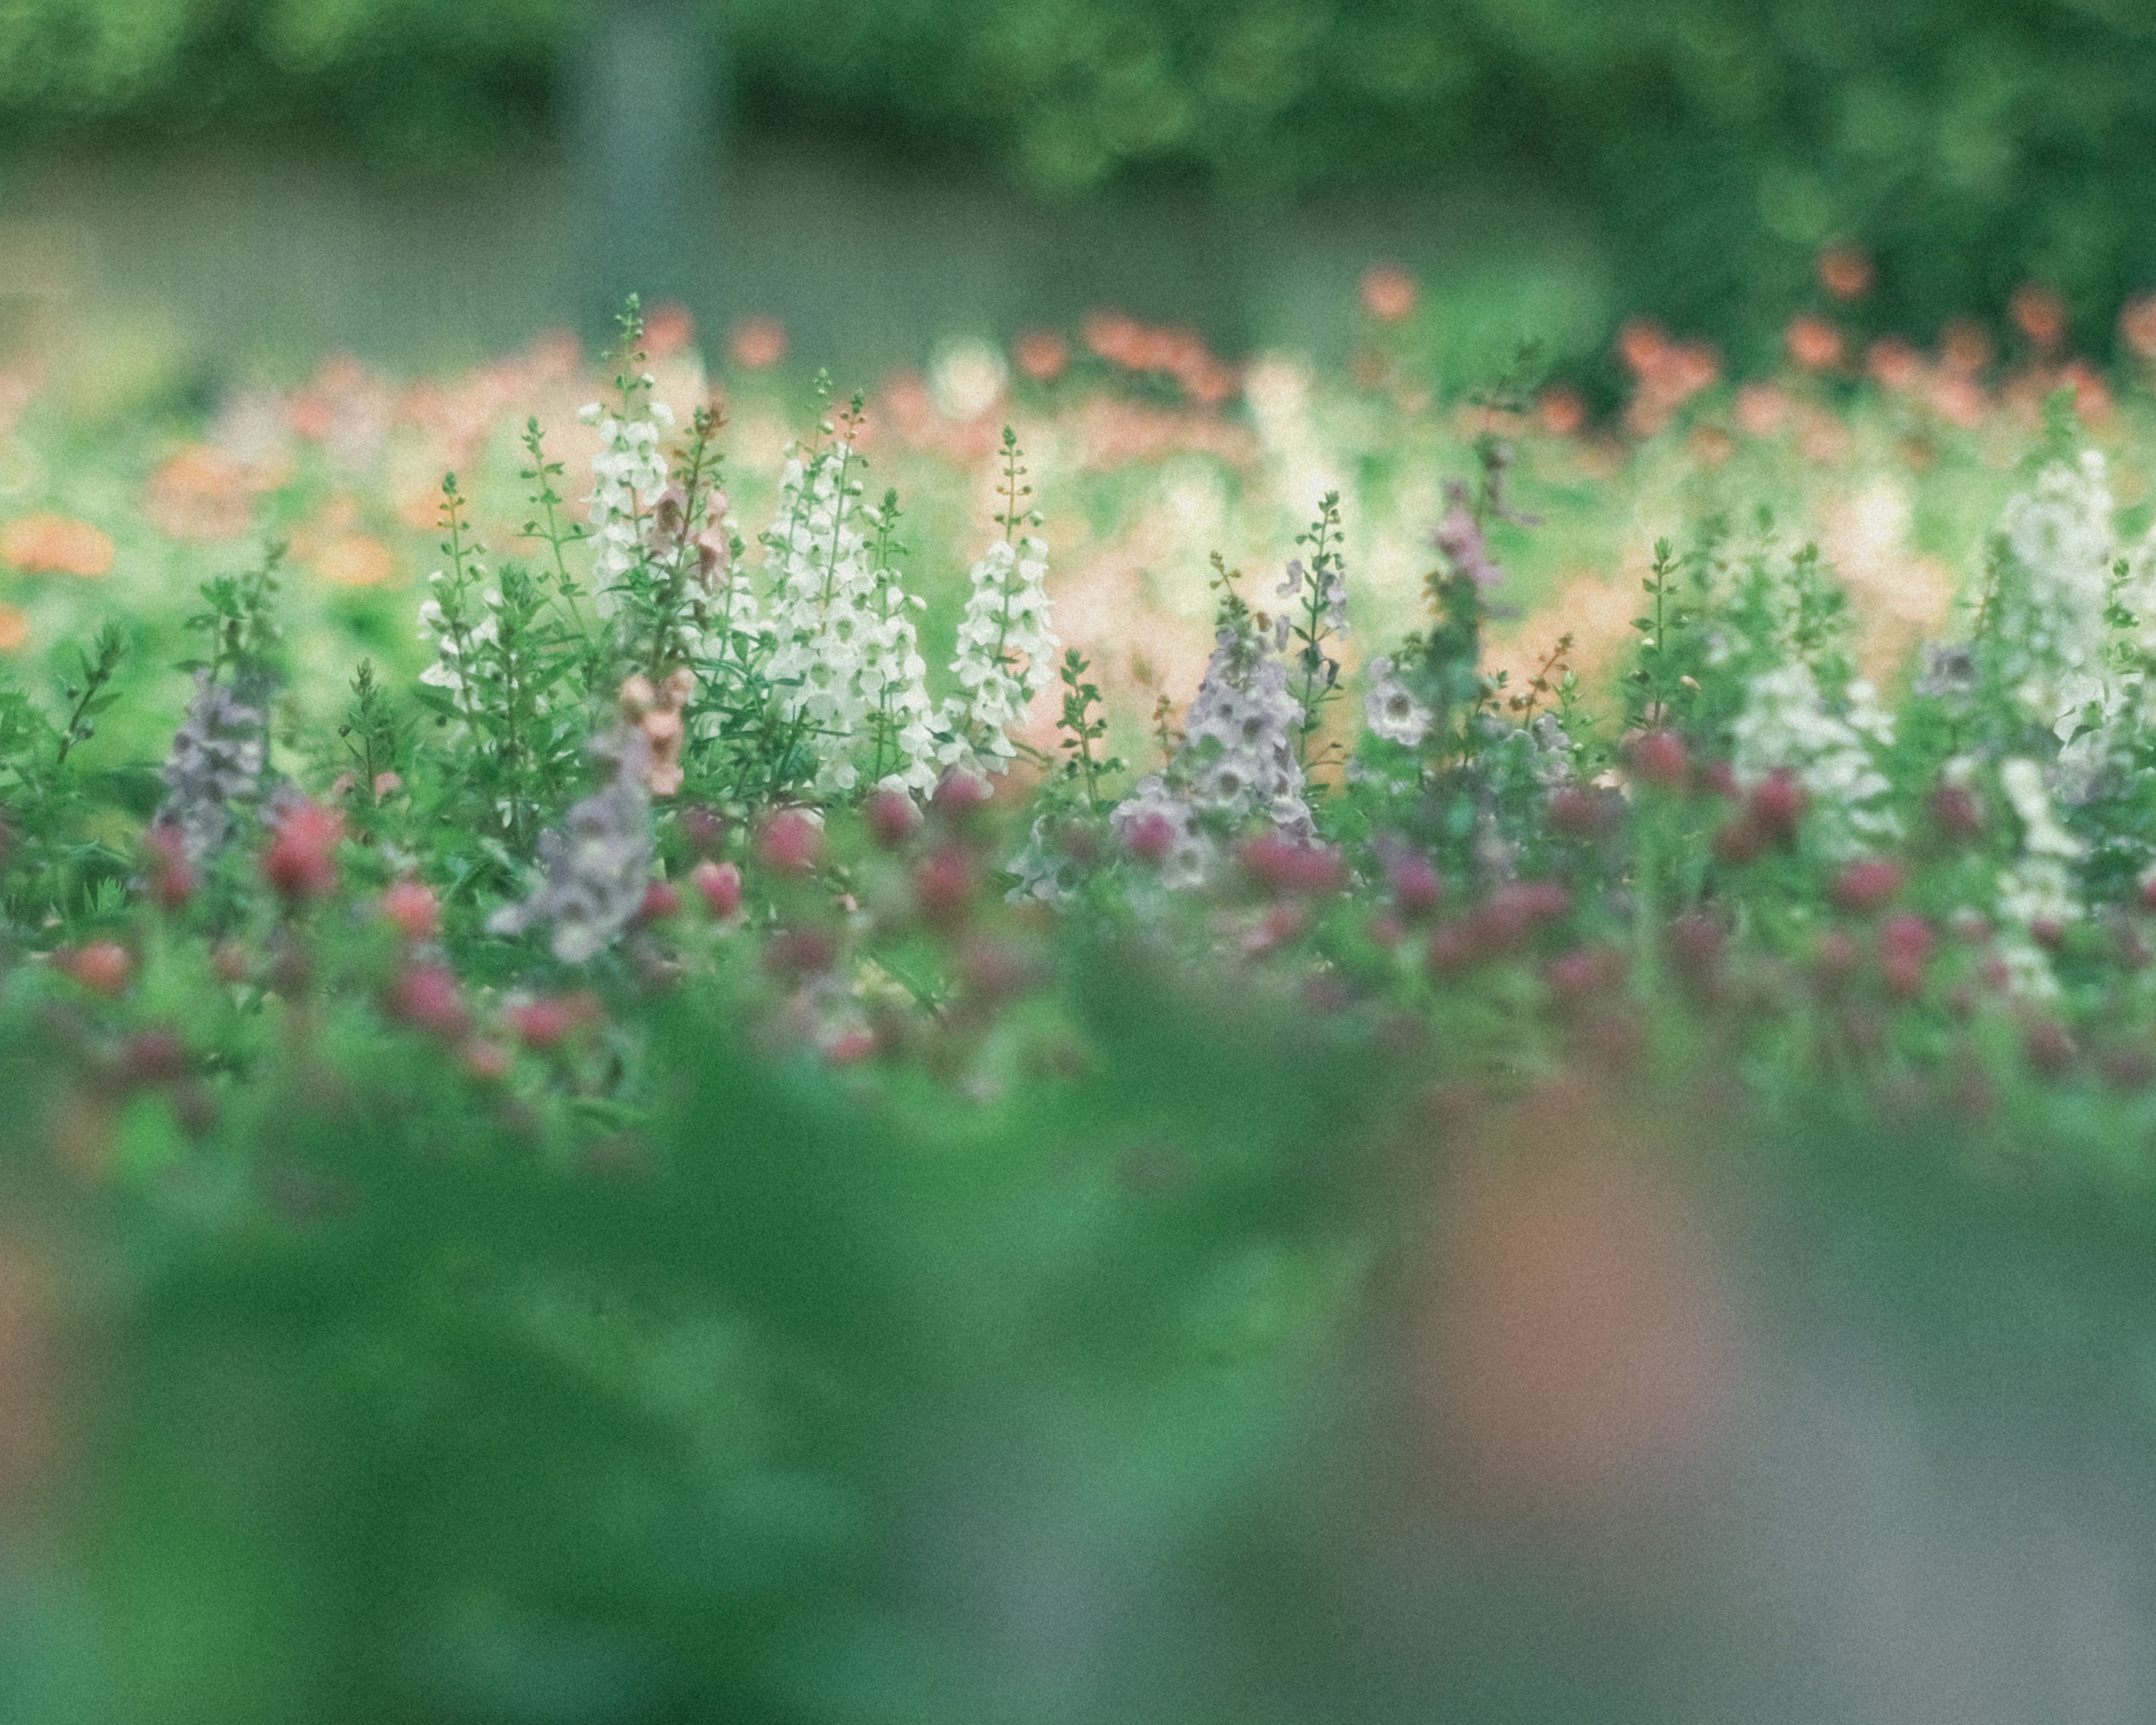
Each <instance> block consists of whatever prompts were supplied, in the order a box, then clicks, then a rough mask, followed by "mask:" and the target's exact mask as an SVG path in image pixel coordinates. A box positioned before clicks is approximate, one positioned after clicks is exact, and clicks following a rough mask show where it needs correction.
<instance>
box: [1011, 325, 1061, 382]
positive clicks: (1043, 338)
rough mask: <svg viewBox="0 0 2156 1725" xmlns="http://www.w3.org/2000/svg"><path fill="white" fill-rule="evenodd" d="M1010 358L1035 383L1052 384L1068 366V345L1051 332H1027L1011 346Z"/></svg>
mask: <svg viewBox="0 0 2156 1725" xmlns="http://www.w3.org/2000/svg"><path fill="white" fill-rule="evenodd" d="M1011 358H1012V360H1013V361H1014V362H1016V364H1017V366H1018V368H1019V370H1020V371H1021V372H1024V373H1025V374H1026V376H1027V377H1030V378H1032V379H1033V380H1034V382H1036V383H1052V382H1055V380H1056V379H1057V378H1058V377H1061V376H1062V375H1063V373H1064V372H1065V370H1066V369H1068V368H1069V367H1070V343H1069V342H1068V341H1065V340H1064V339H1063V337H1062V336H1059V335H1057V334H1055V331H1052V330H1028V331H1026V332H1025V333H1024V335H1022V336H1019V338H1018V340H1017V341H1014V342H1013V343H1012V344H1011Z"/></svg>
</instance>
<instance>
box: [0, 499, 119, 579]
mask: <svg viewBox="0 0 2156 1725" xmlns="http://www.w3.org/2000/svg"><path fill="white" fill-rule="evenodd" d="M0 562H5V563H11V564H13V566H14V567H16V568H18V569H19V570H21V571H22V572H23V573H24V574H25V575H80V576H83V577H85V578H95V577H97V576H100V575H105V574H110V572H111V570H112V541H111V540H110V538H109V537H108V536H106V535H105V534H104V533H101V532H100V531H98V530H97V529H96V528H95V527H93V526H90V523H89V522H88V521H76V520H75V519H74V517H73V516H64V515H59V514H55V513H54V511H51V510H40V511H38V513H37V514H35V515H26V516H18V517H17V518H16V519H15V520H13V521H10V522H8V525H7V527H6V528H5V529H4V530H0Z"/></svg>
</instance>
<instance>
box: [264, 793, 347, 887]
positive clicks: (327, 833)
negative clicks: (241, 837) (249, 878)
mask: <svg viewBox="0 0 2156 1725" xmlns="http://www.w3.org/2000/svg"><path fill="white" fill-rule="evenodd" d="M343 837H344V817H343V816H342V815H341V814H338V813H337V811H336V809H325V808H323V807H322V805H321V803H308V802H300V803H294V804H293V805H292V806H291V807H290V808H289V809H286V810H285V813H284V814H283V815H282V816H281V817H280V819H279V820H278V822H277V831H276V836H275V837H274V838H273V839H271V840H270V841H269V849H268V850H265V851H264V853H263V855H262V873H263V876H264V879H266V880H268V881H269V884H270V886H273V887H275V889H276V890H277V892H278V894H279V895H280V896H282V897H284V898H287V899H293V900H299V899H308V898H321V897H322V896H325V895H326V894H327V893H329V892H331V891H334V890H335V889H336V882H337V865H336V847H337V843H338V841H339V840H340V839H342V838H343Z"/></svg>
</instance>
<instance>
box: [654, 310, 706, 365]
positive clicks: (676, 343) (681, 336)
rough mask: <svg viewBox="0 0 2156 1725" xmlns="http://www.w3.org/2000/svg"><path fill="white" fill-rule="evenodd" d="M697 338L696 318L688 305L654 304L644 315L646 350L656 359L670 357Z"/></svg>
mask: <svg viewBox="0 0 2156 1725" xmlns="http://www.w3.org/2000/svg"><path fill="white" fill-rule="evenodd" d="M695 340H696V318H695V317H694V316H691V315H690V311H689V308H688V307H687V306H686V305H676V304H675V303H674V302H672V301H669V302H667V303H666V304H665V305H654V306H653V307H652V308H651V310H650V311H648V312H646V313H645V314H644V352H646V353H648V354H649V355H650V357H652V358H654V359H670V358H672V357H674V355H675V354H677V353H680V352H682V351H684V350H685V348H686V347H688V346H689V344H690V342H692V341H695Z"/></svg>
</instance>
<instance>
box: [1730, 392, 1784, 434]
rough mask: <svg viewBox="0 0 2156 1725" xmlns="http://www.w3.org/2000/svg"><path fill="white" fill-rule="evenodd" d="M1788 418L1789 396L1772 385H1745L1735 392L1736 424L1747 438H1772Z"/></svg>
mask: <svg viewBox="0 0 2156 1725" xmlns="http://www.w3.org/2000/svg"><path fill="white" fill-rule="evenodd" d="M1788 418H1789V396H1788V395H1787V394H1786V393H1784V391H1782V390H1781V389H1779V388H1777V387H1776V386H1775V385H1774V384H1772V383H1747V384H1746V385H1745V386H1744V387H1743V388H1742V389H1739V390H1738V392H1737V423H1738V426H1739V427H1740V428H1742V429H1743V433H1744V434H1745V436H1747V437H1756V438H1769V437H1772V436H1774V434H1775V433H1777V432H1778V431H1779V430H1780V429H1782V426H1783V424H1784V421H1785V420H1787V419H1788Z"/></svg>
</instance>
